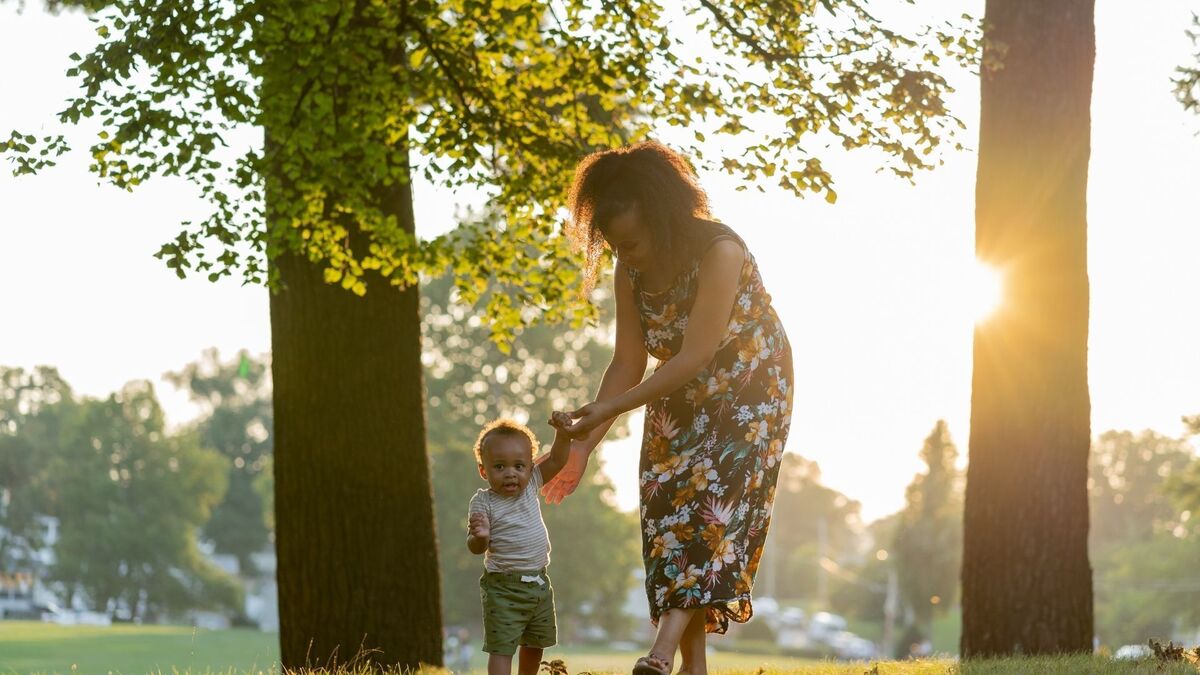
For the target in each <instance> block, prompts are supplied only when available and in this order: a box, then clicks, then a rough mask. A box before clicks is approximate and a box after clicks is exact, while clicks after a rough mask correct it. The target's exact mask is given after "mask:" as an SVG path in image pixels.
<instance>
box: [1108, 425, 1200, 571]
mask: <svg viewBox="0 0 1200 675" xmlns="http://www.w3.org/2000/svg"><path fill="white" fill-rule="evenodd" d="M1194 460H1195V456H1194V454H1193V451H1192V448H1191V447H1190V446H1189V445H1188V443H1187V442H1186V441H1184V440H1181V439H1175V438H1169V437H1167V436H1163V435H1161V434H1158V433H1156V432H1153V431H1143V432H1141V433H1138V434H1135V433H1133V432H1130V431H1107V432H1105V433H1103V434H1101V435H1100V437H1099V438H1097V439H1096V440H1095V442H1093V443H1092V452H1091V459H1090V477H1089V480H1088V482H1089V484H1090V486H1089V487H1090V495H1091V514H1092V518H1091V521H1092V528H1091V537H1090V539H1091V542H1090V543H1091V549H1092V552H1093V554H1094V555H1103V554H1104V552H1105V551H1106V550H1107V549H1111V548H1128V547H1131V546H1132V547H1136V546H1137V545H1138V544H1139V543H1140V542H1143V541H1149V540H1150V539H1152V538H1153V537H1154V536H1155V535H1157V534H1163V533H1166V534H1170V533H1172V532H1174V531H1175V529H1176V528H1177V527H1179V526H1180V525H1182V524H1183V523H1182V522H1181V513H1180V512H1181V510H1182V509H1180V508H1179V506H1178V505H1177V504H1175V503H1173V502H1172V500H1171V495H1170V492H1169V491H1168V490H1167V489H1165V487H1166V486H1169V485H1171V484H1172V481H1178V480H1180V479H1181V477H1182V476H1184V475H1186V472H1187V470H1188V467H1189V466H1190V465H1191V464H1192V463H1193V461H1194ZM1099 571H1100V565H1099V563H1098V562H1097V573H1099Z"/></svg>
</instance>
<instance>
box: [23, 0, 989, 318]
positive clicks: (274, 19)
mask: <svg viewBox="0 0 1200 675" xmlns="http://www.w3.org/2000/svg"><path fill="white" fill-rule="evenodd" d="M85 4H86V6H87V7H89V8H92V9H96V8H100V9H99V11H98V12H97V13H96V14H95V16H94V21H95V23H96V32H97V34H98V36H99V42H98V44H97V46H96V47H95V48H94V49H93V50H92V51H90V52H88V53H86V54H83V55H79V54H75V55H73V57H72V58H73V59H74V60H75V61H76V65H75V66H74V67H72V68H71V69H70V70H69V71H68V74H69V75H70V76H73V77H75V78H76V79H77V80H78V83H79V87H80V90H79V94H78V96H76V97H74V98H72V99H71V100H69V101H68V102H67V106H66V108H65V109H64V110H63V111H62V112H61V113H60V115H59V122H61V123H62V124H63V125H74V124H78V123H81V122H83V121H84V120H88V119H91V120H93V121H96V120H98V121H99V131H98V132H97V135H96V137H95V139H94V141H93V142H92V144H91V146H90V152H91V156H92V158H93V163H92V165H91V169H92V171H94V172H95V173H96V174H97V175H98V176H99V177H100V178H102V179H103V180H105V181H107V182H109V183H111V184H113V185H115V186H117V187H121V188H125V189H133V188H134V187H136V186H137V185H139V184H140V183H142V182H144V181H146V180H148V179H150V178H151V177H154V176H183V177H186V178H187V179H188V180H190V181H191V182H193V183H194V184H195V185H196V186H197V188H198V190H199V192H200V194H201V195H202V196H203V197H204V198H205V199H206V200H207V201H208V203H209V204H210V205H211V210H210V213H209V214H208V216H207V217H206V218H204V219H203V220H200V221H197V222H185V223H183V224H182V226H181V227H180V229H179V232H178V233H177V235H175V236H174V237H172V238H171V239H170V241H168V242H167V243H165V244H163V246H162V248H161V249H160V250H159V252H158V254H157V255H158V256H159V257H160V258H162V259H163V260H164V261H165V262H166V264H167V265H168V266H170V267H171V268H173V269H174V270H175V271H176V272H177V273H178V274H179V275H180V276H185V275H186V274H188V273H202V274H206V275H207V276H208V278H209V279H211V280H217V279H219V278H221V277H224V276H228V275H240V276H241V277H242V278H243V279H244V280H245V281H246V282H248V283H260V282H271V281H273V279H272V274H273V272H272V270H271V268H270V267H269V266H268V265H266V260H267V258H268V257H270V256H273V255H275V254H276V253H278V252H280V251H284V250H287V251H294V252H298V253H300V254H302V255H304V256H307V258H308V259H310V260H311V261H312V262H313V263H314V264H319V265H321V266H322V267H323V268H324V270H325V278H326V280H327V281H328V282H330V283H338V284H341V285H342V286H344V287H345V288H347V289H349V290H351V291H353V292H355V293H359V294H362V293H364V292H365V291H366V281H365V279H366V277H365V276H364V275H365V273H366V272H367V271H369V270H375V271H377V272H379V273H380V274H381V275H382V277H383V278H385V279H387V280H388V281H389V282H390V283H392V284H395V285H399V286H406V285H410V284H412V283H414V282H415V281H417V279H418V278H419V276H420V274H422V273H429V274H441V273H443V272H444V271H446V270H447V269H449V270H451V271H452V272H453V274H454V276H455V279H456V284H457V286H458V288H459V292H460V293H461V295H462V296H463V298H464V299H465V300H467V301H469V302H470V301H475V300H478V298H479V294H480V293H481V292H482V291H483V290H484V289H485V288H486V287H487V285H488V280H489V278H490V279H491V280H492V282H493V283H495V284H496V285H497V287H498V288H499V289H501V290H502V291H504V292H499V293H493V294H491V295H490V299H489V300H488V305H487V312H488V315H489V316H490V317H492V319H493V320H494V322H495V323H494V325H493V327H492V328H493V331H494V332H495V333H497V334H499V335H502V336H503V335H506V334H508V333H510V332H512V331H514V330H516V329H519V328H520V327H521V326H522V325H524V324H526V323H528V322H529V321H531V320H532V319H533V318H535V317H537V316H542V317H544V318H547V319H550V320H561V319H565V318H570V319H574V320H575V321H579V320H581V319H584V318H586V317H590V316H592V315H593V310H592V309H591V308H590V307H587V306H586V305H585V304H584V303H582V302H580V300H581V298H579V297H578V294H577V293H574V292H572V291H573V289H574V286H575V282H576V280H577V278H578V277H577V270H576V269H575V267H574V266H573V265H572V264H571V263H569V262H564V261H569V260H571V256H570V255H569V251H568V249H567V246H566V244H565V242H564V241H563V238H562V237H561V236H560V234H559V227H558V223H559V221H560V220H561V217H562V215H561V214H562V207H563V199H564V193H565V189H564V187H565V185H566V183H567V182H568V180H569V178H570V176H571V173H572V170H573V167H574V165H575V164H576V162H577V161H578V160H579V159H580V158H581V157H582V156H583V155H584V154H585V153H587V152H589V151H591V150H593V149H596V148H601V147H609V146H613V145H618V144H622V143H625V142H628V141H630V140H635V139H639V138H642V137H646V136H647V135H649V134H651V133H652V132H656V131H662V130H663V129H665V128H667V127H668V126H678V127H689V128H694V129H695V134H694V135H695V138H696V143H695V144H694V145H692V146H691V147H689V148H684V150H686V151H689V152H691V153H692V154H693V155H694V156H696V157H698V158H701V159H702V160H703V152H704V149H705V147H704V146H703V144H704V142H705V139H706V136H705V134H704V133H703V131H704V130H709V132H710V133H713V132H715V133H716V134H717V135H719V136H723V137H726V138H727V140H728V142H729V143H730V147H733V148H734V149H733V150H730V151H729V152H728V153H726V154H725V155H724V156H723V157H722V158H721V159H720V161H719V162H714V164H719V165H720V166H721V167H723V168H724V169H725V170H727V171H729V172H732V173H733V174H735V175H737V176H739V177H741V178H742V179H744V180H746V181H749V182H753V181H756V180H760V179H772V180H774V181H775V182H776V183H777V184H778V185H779V186H781V187H782V188H784V189H787V190H790V191H792V192H794V193H796V194H798V195H801V194H803V193H806V192H815V193H823V194H824V195H825V197H826V199H827V200H829V201H831V202H832V201H834V200H835V199H836V193H835V192H834V191H833V177H832V176H831V175H830V173H829V172H828V171H827V170H826V169H825V168H824V166H823V165H822V163H821V158H820V157H819V156H818V155H817V154H816V153H814V152H812V151H811V150H810V149H809V148H810V147H811V146H810V144H812V143H814V142H818V143H822V144H826V145H828V144H830V142H832V143H833V144H839V145H841V146H843V147H845V148H874V149H876V150H879V151H882V152H883V155H884V157H885V158H886V159H885V165H886V167H887V168H888V169H890V170H892V171H894V172H895V173H896V174H898V175H900V176H903V177H909V178H911V176H912V175H913V172H914V171H915V170H918V169H923V168H929V167H930V166H932V165H933V164H935V163H936V154H935V153H934V151H935V150H936V149H938V147H939V145H940V144H941V142H942V139H943V138H947V137H951V136H952V134H953V131H954V130H955V129H957V128H959V127H961V123H960V122H959V121H958V120H957V119H956V118H955V117H953V116H952V115H951V114H950V113H949V112H948V110H947V108H946V103H945V97H946V95H947V94H948V93H949V92H950V91H951V88H950V86H949V85H948V84H947V82H946V80H945V79H944V78H943V76H942V74H941V73H940V70H941V69H942V68H943V66H942V61H943V59H946V58H947V57H951V58H953V59H956V60H958V61H960V62H963V63H973V62H974V60H975V59H976V57H977V51H978V50H977V45H978V35H977V30H976V29H975V28H974V27H972V26H969V25H968V24H969V22H966V21H964V22H962V23H961V24H957V23H956V24H955V25H952V24H944V25H941V26H938V27H936V28H935V27H924V28H920V29H917V30H913V31H909V32H900V31H896V30H893V29H891V28H889V26H888V25H887V24H886V22H884V21H882V20H880V19H879V18H877V17H876V16H875V15H873V14H872V13H871V11H870V6H869V3H867V2H864V1H862V0H819V1H818V0H768V1H764V2H758V3H752V4H749V5H747V4H745V3H737V2H730V1H728V0H688V1H687V2H680V3H675V2H671V3H668V2H656V1H654V0H617V1H614V0H487V1H484V0H441V1H438V2H432V1H429V0H404V1H400V2H383V1H382V0H372V1H364V2H347V1H345V0H314V1H312V2H303V3H295V2H285V1H281V0H260V1H257V2H197V3H159V2H153V1H151V0H123V1H119V2H112V3H94V2H93V3H85ZM909 4H911V3H909ZM101 5H102V7H101ZM895 10H896V8H895V7H893V8H891V9H890V10H889V11H895ZM964 19H966V17H964ZM779 123H782V124H783V132H782V133H777V132H776V131H775V130H774V125H777V124H779ZM89 126H90V125H89ZM618 130H620V131H618ZM68 149H69V148H68V144H67V142H66V140H65V137H64V136H63V135H60V134H53V133H52V134H48V135H45V136H42V137H40V138H39V137H36V136H33V135H31V134H25V133H22V132H19V131H14V132H12V134H11V136H10V137H9V139H8V140H7V141H0V152H2V153H5V154H7V155H8V156H9V159H10V161H11V162H12V165H13V169H14V172H15V173H16V174H23V173H34V172H36V171H38V170H40V169H42V168H44V167H46V166H50V165H53V163H54V161H55V158H56V157H58V156H60V155H61V154H63V153H64V152H66V151H67V150H68ZM703 161H707V160H703ZM413 175H420V176H422V177H424V178H425V179H427V180H429V181H431V182H433V183H434V184H437V185H441V186H445V187H449V188H453V189H456V188H462V187H470V188H474V189H479V190H482V191H483V192H484V193H485V194H486V195H488V197H489V198H490V201H491V204H490V209H491V210H494V211H495V212H496V213H497V214H498V216H499V220H498V223H497V222H494V221H492V220H491V219H488V220H487V221H485V222H473V223H466V224H463V225H461V226H460V227H458V228H456V229H455V230H453V231H451V232H450V233H448V234H445V235H443V236H439V237H436V238H433V239H428V240H424V241H422V240H418V239H417V238H416V237H415V236H414V235H413V234H412V233H411V228H410V227H405V223H400V222H397V219H396V217H394V216H393V215H389V214H388V213H386V212H385V211H384V210H383V209H381V200H380V199H379V198H378V194H379V191H380V190H381V189H384V188H386V187H388V186H395V185H396V184H398V183H400V184H404V183H407V182H408V181H409V180H410V179H411V178H412V176H413ZM268 192H269V193H270V199H269V200H268V199H267V198H266V195H267V193H268ZM268 207H269V208H268ZM264 224H265V225H266V226H264ZM352 233H353V234H355V235H358V234H360V233H361V234H365V235H366V236H365V237H358V236H355V237H354V238H353V245H352V237H351V234H352ZM526 308H528V309H529V310H530V311H523V309H526Z"/></svg>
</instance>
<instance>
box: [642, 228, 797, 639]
mask: <svg viewBox="0 0 1200 675" xmlns="http://www.w3.org/2000/svg"><path fill="white" fill-rule="evenodd" d="M721 232H722V233H721V234H718V235H717V236H716V238H714V239H713V241H714V242H715V241H717V240H718V239H734V240H735V241H737V242H738V243H739V244H741V245H742V247H743V248H745V244H744V242H742V240H741V239H740V238H739V237H737V235H735V234H734V233H733V232H732V230H729V229H728V228H724V227H723V228H722V230H721ZM710 245H711V244H710ZM699 270H700V260H699V259H697V260H695V261H694V262H693V263H692V264H691V266H690V267H689V268H688V269H687V270H685V271H684V272H683V273H681V274H680V275H679V276H678V277H677V278H676V279H675V281H674V282H673V284H672V285H671V287H670V288H667V289H665V290H663V291H661V292H659V293H651V292H647V291H645V290H643V289H642V288H641V284H640V283H639V275H638V274H637V272H636V271H634V270H630V272H629V275H630V278H631V280H632V282H633V289H634V294H635V296H636V299H637V305H638V310H639V313H640V314H641V323H642V335H643V338H644V341H645V345H646V351H647V352H649V353H650V355H651V356H654V357H655V358H657V359H659V362H660V364H661V363H662V362H663V361H666V360H667V359H670V358H671V357H672V356H674V355H675V354H676V353H678V352H679V349H680V347H681V346H682V344H683V333H684V330H685V329H686V328H687V321H688V314H689V313H690V312H691V309H692V304H693V302H694V301H695V298H696V288H697V282H698V277H699ZM791 410H792V353H791V347H790V346H789V344H788V339H787V335H785V334H784V331H783V325H782V324H781V323H780V321H779V317H778V316H777V315H776V314H775V310H774V309H772V307H771V296H770V295H768V294H767V292H766V290H765V289H764V288H763V283H762V277H761V276H760V275H759V271H758V265H757V264H756V263H755V262H754V258H753V257H752V256H751V255H750V254H749V251H747V252H746V262H745V263H744V264H743V266H742V273H741V278H740V280H739V281H738V292H737V296H736V298H735V301H734V306H733V312H732V315H731V317H730V321H729V326H728V329H727V331H726V334H725V337H724V338H723V340H722V342H721V344H720V348H719V350H718V351H717V354H716V356H715V357H714V358H713V360H712V362H711V363H710V364H709V365H708V367H707V368H705V369H704V370H703V371H702V372H701V373H700V374H699V375H698V376H697V377H696V378H695V379H693V380H691V381H690V382H688V383H687V384H685V385H684V386H683V387H681V388H680V389H678V390H676V391H674V392H672V393H671V394H668V395H667V396H665V397H663V398H660V399H657V400H655V401H652V402H651V403H649V404H648V405H647V406H646V424H645V430H644V432H643V436H642V453H641V465H640V485H641V524H642V556H643V558H644V559H645V564H646V594H647V597H648V599H649V601H650V618H651V620H652V621H654V622H656V623H657V621H658V617H659V615H661V614H662V612H663V611H665V610H667V609H671V608H677V607H679V608H694V607H705V608H707V616H706V621H705V629H706V630H707V631H708V632H710V633H724V632H725V631H726V629H727V628H728V627H729V621H730V620H733V621H737V622H745V621H748V620H749V619H750V617H751V616H752V615H753V613H754V610H753V607H752V606H751V602H750V589H751V586H753V583H754V574H755V572H756V570H757V569H758V563H759V559H760V558H761V556H762V550H763V543H764V542H765V540H766V536H767V527H768V525H769V524H770V522H771V505H772V504H773V503H774V501H775V482H776V479H777V478H778V476H779V464H780V461H781V455H782V453H783V444H784V441H785V440H786V439H787V434H788V428H789V426H790V425H791Z"/></svg>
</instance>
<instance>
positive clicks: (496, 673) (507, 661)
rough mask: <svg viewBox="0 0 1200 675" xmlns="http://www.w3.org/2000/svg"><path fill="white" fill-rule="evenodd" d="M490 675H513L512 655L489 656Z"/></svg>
mask: <svg viewBox="0 0 1200 675" xmlns="http://www.w3.org/2000/svg"><path fill="white" fill-rule="evenodd" d="M488 675H512V654H488Z"/></svg>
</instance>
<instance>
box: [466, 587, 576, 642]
mask: <svg viewBox="0 0 1200 675" xmlns="http://www.w3.org/2000/svg"><path fill="white" fill-rule="evenodd" d="M479 598H480V600H482V602H483V651H485V652H487V653H489V654H502V655H508V656H511V655H512V654H514V653H516V651H517V645H521V646H522V647H537V648H539V649H544V648H546V647H553V646H554V644H555V643H556V642H557V640H558V632H557V630H556V628H555V626H554V589H553V588H552V587H551V586H550V577H548V576H546V571H545V570H535V571H532V572H484V573H483V576H482V577H479Z"/></svg>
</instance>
